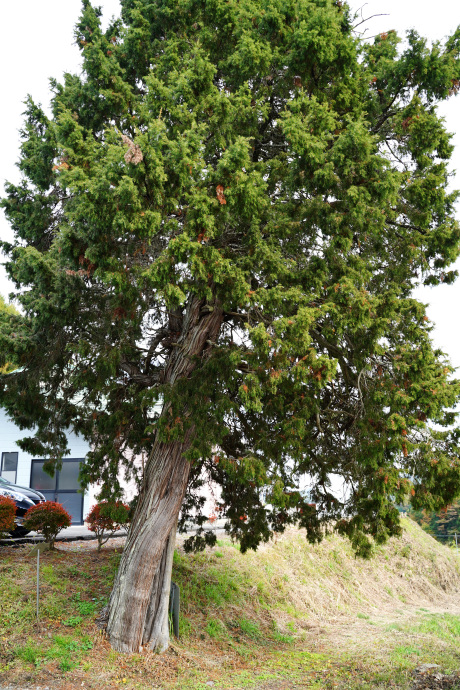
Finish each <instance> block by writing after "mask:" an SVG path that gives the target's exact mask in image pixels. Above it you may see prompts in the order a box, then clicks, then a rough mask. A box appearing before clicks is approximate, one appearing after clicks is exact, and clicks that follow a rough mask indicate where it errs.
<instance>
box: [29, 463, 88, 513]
mask: <svg viewBox="0 0 460 690" xmlns="http://www.w3.org/2000/svg"><path fill="white" fill-rule="evenodd" d="M82 462H84V460H83V459H82V458H78V459H76V458H64V459H63V460H62V467H61V469H60V470H56V471H55V473H54V476H53V477H50V475H49V474H48V473H47V472H45V471H44V469H43V465H44V460H35V459H34V460H32V469H31V477H30V487H31V489H37V491H40V492H41V493H42V494H43V495H44V497H45V498H46V500H47V501H57V502H58V503H62V505H63V506H64V508H65V509H66V510H67V511H68V512H69V513H70V515H71V517H72V524H73V525H82V524H83V494H82V492H81V487H80V482H79V480H78V475H79V472H80V464H81V463H82Z"/></svg>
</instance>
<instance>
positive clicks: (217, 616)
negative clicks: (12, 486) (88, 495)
mask: <svg viewBox="0 0 460 690" xmlns="http://www.w3.org/2000/svg"><path fill="white" fill-rule="evenodd" d="M404 527H405V530H404V534H403V536H402V537H401V539H395V540H392V541H391V542H390V543H389V544H387V545H385V546H384V547H379V548H377V549H376V554H375V556H374V558H373V559H372V560H370V561H362V560H359V559H356V558H355V557H354V556H353V553H352V551H351V548H350V546H349V544H348V542H346V541H345V540H343V539H341V538H339V537H336V536H333V537H328V538H327V539H325V540H324V542H323V543H322V544H320V545H315V546H312V545H309V544H308V543H307V542H306V540H305V536H304V535H303V534H302V533H301V532H299V531H296V530H291V531H289V532H287V533H286V534H285V535H284V536H283V537H282V538H279V539H277V540H276V541H274V542H271V543H270V544H267V545H265V546H263V547H262V548H260V549H259V551H257V552H255V553H252V552H251V553H248V554H245V555H242V554H241V553H240V552H239V550H238V549H236V548H235V547H234V546H233V545H231V543H230V542H229V541H227V540H223V541H221V542H219V543H218V546H217V547H216V548H214V549H212V550H209V551H207V552H206V553H204V554H196V555H191V556H189V555H185V554H184V553H183V552H182V551H181V549H180V547H179V549H178V552H177V554H176V557H175V565H174V575H173V577H174V579H175V580H176V582H178V583H179V585H180V587H181V594H182V616H181V639H180V641H179V642H174V643H173V644H172V646H171V648H170V650H169V651H168V653H166V654H165V655H163V656H158V655H154V654H151V653H150V652H144V653H142V654H138V655H132V656H124V655H120V654H117V653H115V652H113V650H111V648H110V645H109V644H108V642H107V640H106V639H105V638H104V636H103V635H101V634H100V633H99V632H98V631H97V629H96V627H95V625H94V618H95V614H96V609H97V608H98V607H99V606H101V605H102V601H103V599H104V597H106V596H107V595H108V593H109V591H110V586H111V581H112V579H113V576H114V573H115V569H116V563H117V560H118V558H119V554H117V553H116V552H114V551H113V550H110V549H106V550H104V551H103V552H102V553H101V554H96V553H91V552H80V553H75V552H60V553H59V552H58V553H54V554H53V553H48V554H45V555H44V556H43V560H42V567H43V571H42V622H41V627H40V628H39V629H38V630H37V628H36V626H34V615H33V614H34V572H35V557H33V556H30V555H29V549H14V550H13V549H3V550H2V551H1V552H0V611H1V612H2V615H1V616H0V687H1V683H2V682H16V683H22V684H24V683H26V684H27V687H30V688H32V687H34V686H35V684H39V685H41V686H42V687H43V685H48V687H49V688H59V690H65V688H69V689H72V690H73V689H74V688H77V687H78V688H81V687H85V688H90V687H91V688H96V687H97V688H103V689H105V688H116V687H120V686H121V687H126V688H132V690H134V688H138V689H142V690H144V689H145V690H146V689H147V688H149V690H153V689H154V688H162V689H163V688H164V689H166V688H181V690H182V689H184V690H185V689H189V688H190V690H191V689H192V688H193V689H195V690H198V689H200V690H201V689H204V688H206V687H208V686H206V685H205V683H206V682H209V681H212V682H214V683H215V686H214V687H215V688H216V690H217V688H219V689H220V688H222V689H223V688H245V687H254V688H255V689H256V690H262V689H264V690H265V689H267V690H268V688H272V687H273V688H278V687H280V688H281V687H283V688H289V690H291V689H293V688H297V687H299V688H303V687H307V681H308V684H309V683H311V682H315V683H316V682H318V683H320V684H319V685H318V684H317V685H312V686H311V687H317V688H320V687H321V688H329V687H331V688H332V687H335V686H334V682H336V681H335V680H334V679H337V678H338V679H339V681H338V685H337V687H344V688H345V687H347V688H352V687H353V688H354V687H359V688H361V687H362V688H364V687H372V688H374V687H375V688H379V687H401V688H402V687H406V685H404V683H405V682H406V680H407V677H408V676H407V674H408V673H409V671H408V669H409V667H410V665H411V664H412V667H413V666H414V665H416V663H417V661H418V659H419V653H418V651H417V650H418V649H421V650H424V651H423V654H424V655H425V656H426V657H427V658H425V656H424V657H423V659H424V660H426V661H432V660H434V659H435V657H436V659H437V660H439V659H440V658H441V657H442V658H447V657H448V658H449V659H450V660H451V661H452V659H453V658H454V657H453V656H452V654H453V653H454V651H455V650H454V651H452V649H451V648H453V646H454V637H455V635H457V633H456V632H455V631H456V630H457V627H458V638H457V637H455V644H458V643H460V605H459V597H458V593H459V592H460V567H459V563H460V559H459V558H458V556H457V554H456V553H455V552H453V551H451V550H449V549H447V548H446V547H444V546H442V545H440V544H438V543H436V542H434V540H433V539H432V538H431V537H429V536H428V535H426V534H425V533H423V532H422V530H421V529H420V528H419V527H418V526H417V525H415V524H414V523H412V522H410V521H408V520H405V521H404ZM78 592H79V593H80V594H79V595H78V594H77V593H78ZM94 600H97V601H96V604H95V605H93V603H92V602H93V601H94ZM92 609H94V610H92ZM82 612H83V613H82ZM446 613H447V614H449V615H450V616H451V618H449V619H448V620H447V619H445V617H443V616H444V615H445V614H446ZM438 614H439V615H440V616H441V618H440V619H439V620H441V623H442V625H441V627H440V625H438V623H437V621H438V619H437V618H436V615H438ZM456 616H457V617H458V619H457V618H456ZM427 617H428V618H427ZM79 618H81V620H79ZM69 621H70V624H69ZM428 623H429V625H428ZM457 623H458V626H457ZM393 624H394V625H393ZM422 624H423V625H422ZM420 626H422V627H420ZM423 626H425V627H423ZM430 626H431V627H430ZM436 626H437V627H436ZM442 626H444V627H442ZM449 626H450V627H449ZM456 626H457V627H456ZM453 630H454V632H452V631H453ZM56 639H57V640H58V642H56ZM59 639H60V640H61V642H59ZM85 641H86V642H85ZM59 644H60V645H61V647H62V649H61V648H60V647H59ZM85 644H86V647H85ZM62 645H63V646H62ZM66 645H67V647H69V646H70V651H69V650H68V649H67V647H66ZM91 645H92V646H91ZM28 646H29V647H28ZM89 646H91V648H90V649H89V648H88V647H89ZM398 650H399V651H398ZM401 650H402V651H401ZM411 650H412V652H411ZM61 652H62V653H61ZM395 654H396V657H395ZM411 654H412V656H411ZM398 655H399V656H398ZM443 655H444V657H443ZM446 655H447V656H446ZM449 655H450V656H449ZM350 659H351V661H350ZM389 660H390V661H389ZM370 662H372V669H374V671H375V673H377V670H378V669H380V671H379V673H380V672H381V673H383V675H385V674H384V671H385V669H386V668H387V667H388V668H390V667H391V673H393V675H394V673H396V671H397V669H399V671H397V672H398V673H399V674H400V675H399V676H398V680H397V682H398V683H399V685H397V686H392V685H391V683H392V682H393V680H391V682H390V680H388V679H387V680H384V681H382V682H383V683H384V684H383V685H379V684H378V683H376V682H374V681H372V683H370V684H369V685H366V684H365V683H367V680H366V679H367V678H368V676H369V674H371V673H374V671H371V670H370V669H371V667H370V666H369V664H370ZM350 669H352V670H351V671H350ZM382 669H383V670H382ZM395 669H396V670H395ZM350 673H351V676H350V675H349V674H350ZM385 673H386V671H385ZM353 674H354V675H355V676H356V677H357V678H358V680H357V681H356V682H357V683H358V684H357V685H353V684H350V683H351V682H352V681H350V678H351V679H353V677H354V675H353ZM374 675H375V674H374ZM271 676H273V677H271ZM342 677H343V678H345V679H346V683H347V684H342V685H341V684H340V683H342V681H341V680H340V678H342ZM376 677H377V676H376ZM382 677H383V676H382ZM385 677H386V676H385ZM257 678H259V680H257ZM280 678H281V679H282V682H281V680H279V679H280ZM392 678H393V676H392ZM283 679H284V680H283ZM286 679H288V680H286ZM404 679H406V680H404ZM374 680H375V679H374ZM278 681H279V682H278ZM252 682H254V683H255V684H253V685H251V683H252ZM343 682H344V683H345V681H343ZM353 682H354V681H353ZM369 682H370V681H369ZM379 682H380V681H379ZM395 682H396V681H395ZM280 683H281V685H280ZM282 683H284V685H283V684H282ZM286 683H287V684H286ZM385 683H386V684H385Z"/></svg>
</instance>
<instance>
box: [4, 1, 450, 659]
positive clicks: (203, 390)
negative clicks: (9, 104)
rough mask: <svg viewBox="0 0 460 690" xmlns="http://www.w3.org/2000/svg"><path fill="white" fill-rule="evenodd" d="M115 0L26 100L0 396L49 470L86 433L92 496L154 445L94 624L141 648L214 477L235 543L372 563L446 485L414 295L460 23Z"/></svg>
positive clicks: (430, 228)
mask: <svg viewBox="0 0 460 690" xmlns="http://www.w3.org/2000/svg"><path fill="white" fill-rule="evenodd" d="M121 5H122V16H121V19H120V20H117V21H115V22H114V23H112V24H111V25H110V26H109V27H108V29H107V30H106V31H105V32H103V31H102V30H101V27H100V21H99V14H100V13H99V11H98V10H97V9H95V8H93V7H92V6H91V4H90V2H89V1H88V0H84V1H83V11H82V15H81V19H80V21H79V22H78V25H77V27H76V40H77V42H78V45H79V46H80V47H81V51H82V60H83V71H82V73H81V74H80V75H71V74H66V75H65V79H64V81H63V83H57V82H53V83H52V89H53V99H52V112H53V114H52V117H51V118H48V117H47V116H46V115H45V113H44V112H43V110H42V109H41V108H40V107H39V106H38V105H36V104H35V103H34V102H33V101H32V100H31V99H29V100H28V102H27V110H26V121H25V125H24V129H23V132H22V135H23V143H22V155H21V160H20V168H21V171H22V173H23V181H22V182H21V183H20V184H19V185H17V186H15V185H11V184H10V185H8V186H7V197H6V198H5V200H4V202H3V206H4V209H5V211H6V214H7V216H8V218H9V220H10V222H11V225H12V227H13V230H14V232H15V241H14V243H13V244H7V243H4V244H3V249H4V251H6V253H7V254H8V255H9V262H8V271H9V275H10V277H11V279H12V280H13V281H14V282H15V285H16V286H17V299H18V301H19V303H20V305H21V308H22V314H23V316H22V318H21V319H19V318H18V317H14V319H11V318H3V319H2V320H1V328H0V337H1V344H2V351H3V353H4V357H7V356H8V357H11V355H10V354H9V352H11V353H14V355H15V357H17V358H19V359H20V362H21V365H22V367H21V369H20V370H17V371H16V372H15V373H13V374H10V375H9V376H4V377H3V381H2V388H1V398H0V399H1V403H2V404H3V405H4V406H6V408H7V409H8V411H9V412H10V414H11V415H12V417H13V418H14V419H15V420H16V422H17V423H18V424H19V425H20V426H21V427H23V428H27V427H29V428H30V427H32V426H33V425H35V428H36V433H35V434H34V435H33V436H32V437H29V438H26V439H25V440H24V441H23V443H22V445H23V447H24V448H26V449H27V450H29V451H30V452H32V453H33V454H36V455H46V456H47V457H49V467H50V468H51V469H52V468H53V466H56V465H59V461H60V458H61V457H62V455H63V453H65V450H66V448H65V446H66V441H65V430H66V429H67V428H68V427H73V428H75V430H76V431H77V432H78V433H80V434H83V435H84V436H85V437H86V438H88V439H89V440H90V441H91V442H92V444H93V448H94V450H93V451H92V452H91V454H90V455H89V457H88V462H87V464H86V466H85V468H84V471H83V479H84V481H85V482H94V481H100V482H102V486H101V491H102V494H103V496H104V497H107V498H108V497H111V496H116V495H117V494H118V493H119V491H120V489H119V483H118V476H119V471H120V468H123V469H124V470H125V471H126V472H127V473H128V474H129V473H134V472H135V471H136V470H135V467H134V466H133V463H132V457H133V454H134V455H139V454H140V453H141V452H147V453H148V461H147V463H146V465H145V468H144V472H143V475H142V477H140V478H139V480H140V494H139V499H138V502H137V508H136V512H135V517H134V520H133V524H132V527H131V530H130V533H129V536H128V540H127V544H126V547H125V550H124V553H123V557H122V561H121V565H120V569H119V573H118V576H117V579H116V582H115V586H114V590H113V593H112V597H111V601H110V615H109V621H108V633H109V636H110V640H111V642H112V644H113V645H114V647H115V648H117V649H119V650H126V651H132V650H138V649H139V648H140V647H141V646H142V645H150V646H151V647H152V648H157V649H162V648H164V647H165V646H166V644H167V639H168V625H167V616H166V603H167V595H168V589H169V578H170V570H171V557H172V548H173V541H174V539H173V537H174V534H175V530H176V523H177V519H178V515H179V511H180V509H181V506H182V512H181V519H182V520H184V519H186V518H187V515H188V514H189V512H190V510H192V508H194V507H195V508H197V507H198V509H199V507H200V499H199V495H198V494H197V490H198V488H199V485H200V482H201V481H203V479H206V478H209V479H210V480H212V481H213V482H215V483H216V484H217V485H219V486H220V487H221V491H222V494H221V499H220V509H221V513H222V515H223V516H225V517H226V518H227V520H228V529H229V531H230V532H231V534H232V535H233V536H234V537H235V538H237V539H239V540H240V542H241V546H242V550H244V549H247V548H255V547H256V546H257V544H259V543H260V541H263V540H267V539H268V538H269V537H270V535H271V534H272V533H273V532H274V531H282V530H283V529H284V528H285V526H286V525H287V524H289V523H293V522H294V523H297V524H299V525H301V526H303V527H305V528H306V531H307V535H308V538H309V539H311V540H316V539H319V538H320V536H321V533H322V525H323V526H324V525H336V527H337V528H338V529H339V530H340V531H341V532H342V533H344V534H347V535H348V536H349V537H350V538H351V539H352V541H353V543H354V545H355V547H356V549H357V551H358V552H359V553H361V554H366V553H367V552H368V550H369V543H370V542H369V537H373V538H374V539H375V540H376V541H377V542H381V541H384V540H385V539H386V538H387V537H388V536H391V535H394V534H398V533H399V531H400V527H399V521H398V512H397V510H396V509H395V508H394V507H393V501H395V500H396V501H398V500H402V499H403V497H404V495H405V494H407V492H408V491H411V492H412V494H413V496H412V499H411V500H412V504H413V505H414V506H415V507H417V506H426V507H427V508H430V509H439V507H441V506H442V505H444V504H446V503H447V502H451V501H452V500H453V498H454V497H455V496H456V495H458V494H459V493H460V471H459V463H458V459H457V432H456V431H451V426H452V423H453V419H454V416H453V414H452V413H451V412H449V410H450V409H451V408H452V407H453V406H454V404H455V403H456V401H457V399H458V396H459V392H460V391H459V385H458V383H457V382H455V381H452V380H451V378H450V376H451V371H452V370H451V367H450V366H449V364H448V363H447V362H446V360H445V358H444V356H443V355H442V353H440V352H439V351H437V350H435V349H434V348H433V345H432V342H431V340H430V328H431V327H430V324H429V322H428V321H427V317H426V316H425V309H424V306H423V305H422V304H420V303H419V302H418V301H416V300H415V299H414V298H413V297H412V296H411V294H412V290H413V287H414V285H416V284H417V283H419V282H420V281H423V282H424V283H428V284H435V283H437V282H439V281H444V282H446V281H447V282H450V281H451V280H453V278H454V274H453V272H452V271H449V265H450V264H451V263H452V262H453V261H454V260H455V259H456V257H457V255H458V250H459V227H458V225H457V223H456V221H455V220H454V216H453V205H454V201H455V198H456V195H455V194H452V193H449V192H448V191H447V180H448V168H447V164H448V160H449V157H450V155H451V152H452V146H451V144H450V137H449V135H448V134H447V133H446V131H445V128H444V126H443V122H442V119H441V118H440V117H439V116H438V115H437V111H436V103H437V102H438V101H440V100H442V99H445V98H448V97H449V96H451V95H454V94H455V93H456V91H457V90H458V88H459V84H460V81H459V80H460V59H459V51H460V30H457V31H456V32H455V33H454V34H453V36H452V37H451V38H449V39H448V40H447V41H446V42H445V44H444V45H440V44H436V45H434V46H432V47H428V46H427V44H426V41H424V40H423V39H422V38H420V37H419V36H418V35H417V34H416V33H414V32H410V33H409V34H408V36H407V45H406V47H405V48H404V49H399V45H398V43H399V39H398V38H397V36H396V34H395V33H394V32H390V33H388V34H382V35H380V36H379V37H377V38H376V39H375V40H374V41H373V42H372V43H370V44H369V43H366V42H363V41H361V40H359V36H357V35H356V34H355V33H354V30H353V26H352V24H353V17H352V15H351V13H350V10H349V8H348V7H347V5H346V3H343V2H338V1H337V2H333V0H258V1H257V2H256V1H255V0H228V1H222V0H219V1H217V0H122V2H121ZM159 409H160V410H161V411H159V412H156V410H159ZM443 426H444V428H445V430H444V431H440V430H439V429H442V427H443ZM434 429H436V430H434ZM216 449H217V450H216ZM333 475H338V476H340V477H341V478H343V480H344V482H345V483H346V486H347V487H348V489H347V492H346V493H345V494H344V496H343V497H342V498H341V497H339V496H338V495H336V493H335V492H333V491H332V490H331V477H332V476H333ZM304 476H308V477H309V481H310V484H311V492H310V496H309V497H308V498H307V497H306V496H304V495H303V494H302V493H301V492H300V491H299V486H300V485H299V482H300V480H301V477H304ZM311 502H314V503H315V504H316V509H315V508H313V507H312V506H311V505H310V503H311ZM203 541H204V539H203V538H201V541H200V538H198V539H196V540H195V542H194V543H191V544H190V546H199V545H200V544H202V543H203Z"/></svg>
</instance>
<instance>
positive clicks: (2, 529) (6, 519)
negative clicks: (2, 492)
mask: <svg viewBox="0 0 460 690" xmlns="http://www.w3.org/2000/svg"><path fill="white" fill-rule="evenodd" d="M15 515H16V503H15V502H14V500H13V499H12V498H11V497H10V496H0V537H3V536H6V535H7V533H8V532H12V531H13V530H14V516H15Z"/></svg>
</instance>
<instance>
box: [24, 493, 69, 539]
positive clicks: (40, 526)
mask: <svg viewBox="0 0 460 690" xmlns="http://www.w3.org/2000/svg"><path fill="white" fill-rule="evenodd" d="M71 523H72V518H71V517H70V515H69V513H68V512H67V510H66V509H65V508H64V506H63V505H61V504H60V503H55V502H54V501H45V502H44V503H38V504H37V505H36V506H32V508H29V510H28V511H27V513H26V514H25V516H24V522H23V525H24V527H25V528H26V529H28V530H31V531H33V532H39V533H41V534H43V537H44V539H45V541H46V542H48V544H49V545H50V549H54V542H55V540H56V537H57V535H58V534H59V532H60V531H61V530H62V529H64V528H65V527H70V525H71Z"/></svg>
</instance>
